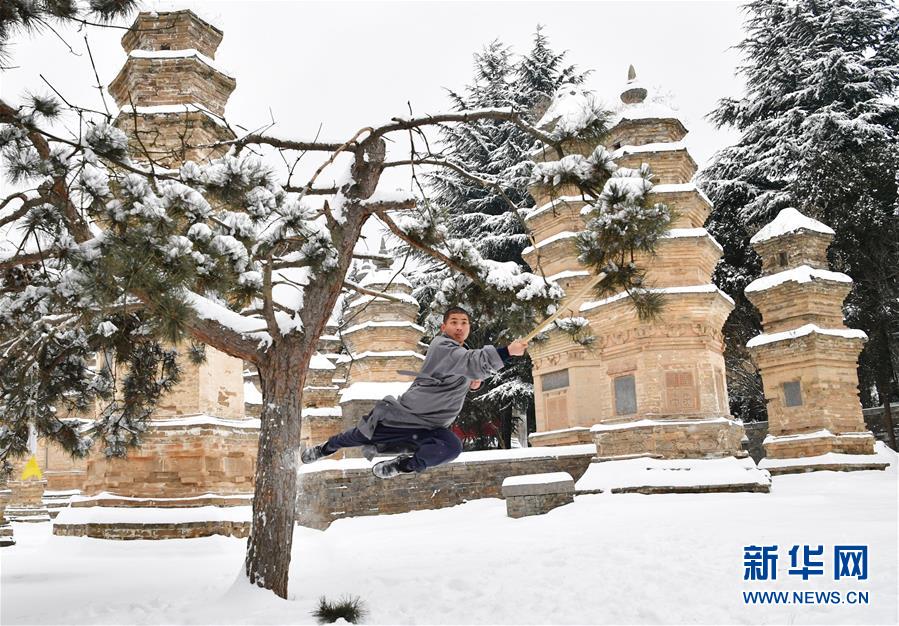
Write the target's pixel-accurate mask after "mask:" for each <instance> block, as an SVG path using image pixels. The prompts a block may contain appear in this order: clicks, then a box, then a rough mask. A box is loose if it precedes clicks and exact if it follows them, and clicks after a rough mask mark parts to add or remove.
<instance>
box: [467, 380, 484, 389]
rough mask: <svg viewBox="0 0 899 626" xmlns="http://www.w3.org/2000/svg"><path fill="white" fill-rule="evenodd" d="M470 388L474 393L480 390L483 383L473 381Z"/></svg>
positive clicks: (469, 384) (469, 385)
mask: <svg viewBox="0 0 899 626" xmlns="http://www.w3.org/2000/svg"><path fill="white" fill-rule="evenodd" d="M468 388H469V389H471V390H472V391H474V390H475V389H480V388H481V381H479V380H473V381H471V382H470V383H468Z"/></svg>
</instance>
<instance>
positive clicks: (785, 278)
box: [746, 208, 886, 473]
mask: <svg viewBox="0 0 899 626" xmlns="http://www.w3.org/2000/svg"><path fill="white" fill-rule="evenodd" d="M833 236H834V231H833V230H832V229H831V228H830V227H828V226H826V225H825V224H822V223H821V222H819V221H817V220H814V219H811V218H809V217H806V216H805V215H803V214H802V213H800V212H799V211H797V210H796V209H794V208H786V209H783V210H782V211H781V212H780V213H779V214H778V215H777V217H776V218H775V219H774V221H772V222H771V223H770V224H768V225H767V226H765V227H764V228H762V229H761V230H760V231H759V232H758V233H756V234H755V236H754V237H753V238H752V239H751V240H750V243H751V244H752V246H753V248H754V249H755V251H756V252H758V254H759V256H760V257H761V259H762V275H761V277H759V278H758V279H756V280H754V281H753V282H752V283H750V284H749V285H748V286H747V287H746V297H747V298H748V299H749V301H750V302H752V304H754V305H755V306H756V307H757V308H758V310H759V311H760V312H761V314H762V325H763V328H764V332H763V333H762V334H761V335H758V336H756V337H753V338H752V339H751V340H749V342H748V343H747V348H749V350H750V354H751V356H752V359H753V360H754V361H755V363H756V364H757V365H758V368H759V370H760V372H761V375H762V383H763V386H764V390H765V400H766V403H767V406H768V436H767V437H766V438H765V441H764V446H765V452H766V454H767V458H765V459H763V460H762V462H761V463H760V466H761V467H765V468H766V469H768V470H769V471H770V472H771V473H787V472H798V471H810V470H813V469H883V468H884V467H886V464H885V462H884V461H883V459H879V458H877V457H875V455H874V435H873V434H872V433H871V432H870V431H869V430H867V429H866V428H865V422H864V419H863V417H862V407H861V402H860V401H859V397H858V374H857V367H858V355H859V352H861V349H862V346H863V344H864V341H865V339H866V338H867V336H866V335H865V333H864V332H862V331H861V330H857V329H852V328H846V326H845V325H844V324H843V310H842V305H843V300H844V299H845V298H846V296H847V295H848V294H849V292H850V290H851V289H852V279H851V278H850V277H849V276H847V275H846V274H843V273H840V272H832V271H830V270H829V269H828V265H827V248H828V246H829V245H830V242H831V240H832V239H833Z"/></svg>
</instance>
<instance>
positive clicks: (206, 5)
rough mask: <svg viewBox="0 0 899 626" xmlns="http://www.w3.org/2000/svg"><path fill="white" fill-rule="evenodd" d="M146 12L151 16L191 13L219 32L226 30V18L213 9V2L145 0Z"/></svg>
mask: <svg viewBox="0 0 899 626" xmlns="http://www.w3.org/2000/svg"><path fill="white" fill-rule="evenodd" d="M142 4H143V6H144V7H146V10H145V12H147V13H149V14H150V15H151V16H152V15H154V14H158V13H178V12H180V11H190V12H191V13H193V14H194V15H195V16H196V17H198V18H199V19H201V20H202V21H204V22H206V23H207V24H209V25H210V26H212V27H213V28H215V29H216V30H218V31H222V30H224V23H225V18H224V17H223V16H222V14H221V13H220V12H218V11H215V10H213V9H211V7H212V6H213V4H212V3H211V2H200V1H198V0H144V2H143V3H142Z"/></svg>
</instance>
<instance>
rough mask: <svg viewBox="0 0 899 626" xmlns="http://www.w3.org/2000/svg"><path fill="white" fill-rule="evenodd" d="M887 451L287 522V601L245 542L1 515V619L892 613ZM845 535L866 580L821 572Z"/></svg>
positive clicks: (879, 620) (856, 617)
mask: <svg viewBox="0 0 899 626" xmlns="http://www.w3.org/2000/svg"><path fill="white" fill-rule="evenodd" d="M878 445H879V446H882V445H883V444H878ZM895 458H896V457H895V455H892V459H893V463H892V465H891V467H890V468H889V469H888V470H887V471H885V472H879V471H867V472H850V473H841V472H830V471H825V472H816V473H811V474H796V475H785V476H776V477H774V479H773V480H774V482H773V486H772V491H771V493H770V494H696V495H692V494H691V495H639V494H628V495H607V494H600V495H589V496H579V497H578V498H576V500H575V502H574V504H571V505H568V506H564V507H561V508H559V509H556V510H554V511H552V512H550V513H549V514H547V515H542V516H537V517H528V518H521V519H510V518H507V517H506V515H505V504H504V502H503V501H501V500H496V499H488V500H478V501H474V502H469V503H467V504H464V505H462V506H457V507H453V508H449V509H442V510H437V511H420V512H413V513H406V514H401V515H384V516H379V517H367V518H355V519H344V520H338V521H337V522H335V523H334V524H333V525H332V526H331V527H330V528H329V529H328V530H326V531H323V532H322V531H316V530H310V529H307V528H302V527H297V529H296V532H295V534H294V546H293V561H292V565H291V577H290V596H291V599H290V600H288V601H284V600H281V599H278V598H276V597H274V596H273V595H272V594H270V593H268V592H263V591H259V590H256V589H253V588H250V587H249V586H246V585H243V584H240V585H237V586H235V585H234V581H235V578H236V575H237V573H238V570H239V568H240V564H241V560H242V558H243V554H244V549H245V547H246V540H240V539H232V538H224V537H207V538H203V539H183V540H169V541H131V542H119V541H106V540H99V539H84V538H76V537H56V536H53V535H52V534H51V533H50V524H31V525H29V524H15V525H14V527H15V536H16V539H17V541H18V545H16V546H14V547H11V548H4V549H2V550H0V562H2V578H0V583H2V587H0V601H2V609H0V622H2V623H3V624H4V625H9V624H307V623H314V620H313V618H312V617H311V615H310V613H311V611H312V610H313V609H314V608H315V605H316V604H317V601H318V598H319V597H320V596H323V595H324V596H326V597H328V598H329V599H337V598H339V597H340V596H342V595H345V594H350V595H359V596H361V598H362V599H363V601H364V602H365V603H366V605H367V607H368V609H369V617H368V619H367V623H372V624H571V623H579V624H607V623H629V624H632V623H640V624H644V623H645V624H660V623H664V624H682V623H706V624H712V623H714V624H730V623H739V624H762V623H780V624H812V623H814V624H831V623H833V624H837V623H840V624H896V623H897V470H896V462H895ZM773 544H776V545H777V546H778V548H777V551H776V552H777V555H778V560H777V566H776V570H777V579H776V580H774V581H770V580H767V581H759V580H756V581H746V580H744V579H743V577H744V571H745V570H744V547H746V546H749V545H758V546H764V545H773ZM845 544H849V545H865V546H867V549H868V576H867V579H866V580H857V579H855V578H849V579H845V578H842V579H840V580H834V563H833V547H834V546H835V545H845ZM793 545H799V546H804V545H810V546H812V547H813V548H814V547H816V546H817V545H822V546H823V547H824V554H823V556H822V557H821V559H822V560H823V562H824V574H823V575H819V576H814V575H813V576H812V577H811V578H810V579H809V580H805V581H804V580H802V578H801V576H799V575H796V574H790V573H789V569H791V564H790V555H789V550H790V548H791V547H792V546H793ZM801 549H802V548H801V547H800V557H801ZM799 565H802V563H799ZM777 590H787V591H790V592H793V591H798V592H805V591H839V592H840V594H841V598H842V599H846V597H847V593H846V592H848V591H866V592H868V604H866V605H860V604H848V603H842V604H837V605H831V604H786V605H770V604H766V605H747V604H746V603H745V602H744V598H743V592H744V591H777ZM790 597H791V599H792V596H790Z"/></svg>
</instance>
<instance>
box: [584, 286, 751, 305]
mask: <svg viewBox="0 0 899 626" xmlns="http://www.w3.org/2000/svg"><path fill="white" fill-rule="evenodd" d="M646 291H649V292H652V293H661V294H686V293H717V294H718V295H720V296H721V297H722V298H724V299H725V300H727V301H728V302H730V303H731V304H734V299H733V298H731V297H730V296H729V295H727V294H726V293H724V292H723V291H721V290H720V289H718V287H716V286H715V285H713V284H711V283H710V284H708V285H688V286H686V287H655V288H652V289H647V290H646ZM627 297H629V294H628V293H627V292H626V291H622V292H621V293H616V294H615V295H614V296H609V297H608V298H603V299H602V300H594V301H592V302H584V303H583V304H582V305H581V306H580V308H579V309H578V310H579V311H580V312H584V311H589V310H590V309H595V308H597V307H601V306H605V305H607V304H611V303H612V302H617V301H618V300H624V299H625V298H627Z"/></svg>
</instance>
